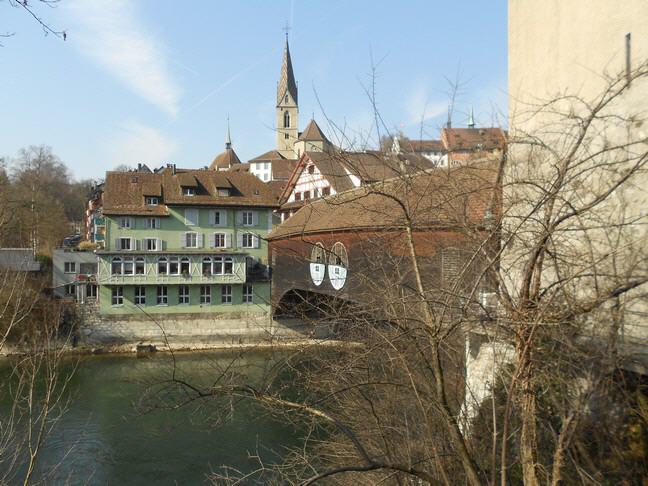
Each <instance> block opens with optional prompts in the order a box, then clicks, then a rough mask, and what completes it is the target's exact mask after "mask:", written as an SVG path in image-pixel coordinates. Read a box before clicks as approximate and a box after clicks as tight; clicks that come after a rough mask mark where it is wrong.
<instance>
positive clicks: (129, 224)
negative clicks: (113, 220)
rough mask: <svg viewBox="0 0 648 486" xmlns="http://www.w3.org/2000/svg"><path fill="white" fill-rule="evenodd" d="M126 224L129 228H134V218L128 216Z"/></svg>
mask: <svg viewBox="0 0 648 486" xmlns="http://www.w3.org/2000/svg"><path fill="white" fill-rule="evenodd" d="M128 226H129V227H130V228H131V229H135V218H132V217H131V218H128Z"/></svg>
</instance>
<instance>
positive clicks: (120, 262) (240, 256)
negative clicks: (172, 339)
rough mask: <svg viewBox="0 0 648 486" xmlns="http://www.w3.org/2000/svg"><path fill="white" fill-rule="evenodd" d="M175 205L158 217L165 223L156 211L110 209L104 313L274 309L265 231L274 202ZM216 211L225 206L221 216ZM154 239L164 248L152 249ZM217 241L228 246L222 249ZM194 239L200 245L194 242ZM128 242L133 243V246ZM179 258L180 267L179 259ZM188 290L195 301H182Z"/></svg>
mask: <svg viewBox="0 0 648 486" xmlns="http://www.w3.org/2000/svg"><path fill="white" fill-rule="evenodd" d="M168 209H169V214H168V215H167V216H159V217H157V219H158V223H159V227H158V228H150V227H149V226H150V225H149V223H148V221H147V220H148V219H149V218H152V217H155V216H139V215H137V216H126V215H124V216H119V215H106V216H105V224H106V241H105V248H104V249H103V250H102V251H99V252H97V253H98V255H99V269H98V281H99V284H100V290H99V305H100V312H101V313H102V314H108V315H133V314H143V313H144V312H145V313H148V314H187V313H196V314H200V313H247V314H259V313H267V312H269V310H270V281H269V277H268V275H267V264H268V247H267V242H266V239H265V237H266V235H267V234H268V232H269V231H270V230H271V229H272V209H271V208H255V207H254V208H253V207H237V208H222V207H209V208H208V207H196V206H169V207H168ZM185 210H190V211H191V212H190V213H187V214H188V216H189V219H187V214H186V213H185ZM215 212H218V213H219V216H218V219H219V221H218V222H217V221H215V219H216V218H215V216H214V214H215ZM244 212H245V213H247V214H245V215H244V214H243V213H244ZM194 217H195V218H194ZM124 223H126V224H124ZM246 223H251V224H246ZM127 226H130V227H127ZM186 233H192V234H195V235H196V236H189V242H187V235H186ZM215 233H216V234H218V235H223V236H222V237H221V236H219V237H218V240H220V241H218V240H217V238H216V237H213V236H212V235H214V234H215ZM244 234H247V235H250V236H246V237H244V236H243V235H244ZM123 239H128V240H129V241H128V242H124V240H123ZM147 239H155V240H157V241H156V243H154V244H155V245H156V246H157V248H155V249H150V248H149V247H148V242H147ZM217 242H218V243H225V244H226V245H228V246H227V247H225V248H217V247H215V243H217ZM187 243H189V244H190V245H191V246H195V247H191V248H189V247H187ZM246 245H247V246H248V247H244V246H246ZM128 246H130V249H126V248H127V247H128ZM249 246H252V247H251V248H250V247H249ZM206 258H208V259H209V258H211V259H212V263H211V264H210V263H207V262H205V259H206ZM164 259H166V263H164ZM161 260H162V262H163V263H162V264H161ZM174 260H175V261H177V267H174V265H173V261H174ZM206 268H208V270H206ZM249 285H251V289H250V288H249V287H248V288H246V290H247V291H248V295H251V302H249V298H248V301H247V302H244V295H243V292H244V286H249ZM181 286H187V287H188V289H186V288H184V289H181ZM223 286H229V287H227V290H231V302H227V303H223V302H222V300H223V298H222V287H223ZM160 287H165V288H166V303H158V294H159V293H161V292H164V290H159V288H160ZM207 287H208V288H209V292H210V296H211V302H210V303H201V292H202V293H203V295H204V294H205V292H206V288H207ZM181 290H188V297H187V299H188V303H186V301H185V302H182V301H181V298H180V291H181ZM250 290H251V292H250ZM136 292H139V293H140V295H144V296H145V303H143V304H136ZM228 293H229V292H228ZM120 295H121V298H119V296H120Z"/></svg>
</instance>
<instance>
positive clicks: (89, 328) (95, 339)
mask: <svg viewBox="0 0 648 486" xmlns="http://www.w3.org/2000/svg"><path fill="white" fill-rule="evenodd" d="M78 309H79V317H80V321H81V322H80V326H79V336H80V344H83V345H88V346H107V347H110V346H113V347H118V346H125V347H126V348H128V349H130V348H132V347H134V346H135V345H137V344H153V345H155V346H158V347H159V348H166V347H167V343H168V345H169V346H170V347H171V348H173V349H201V348H210V347H219V346H231V345H241V344H260V343H269V342H275V341H283V340H297V339H307V338H311V337H313V335H312V332H311V329H310V328H309V327H308V326H305V325H304V324H303V323H302V322H300V321H295V320H282V321H275V320H272V319H271V318H270V315H269V314H265V315H255V314H245V313H232V314H220V313H213V314H210V315H204V316H200V317H196V316H195V315H192V314H184V315H182V314H179V315H174V316H168V315H166V316H164V315H162V316H146V315H142V314H139V315H131V316H104V315H100V314H99V313H98V312H97V309H96V308H94V307H92V306H80V307H78Z"/></svg>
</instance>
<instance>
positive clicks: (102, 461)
mask: <svg viewBox="0 0 648 486" xmlns="http://www.w3.org/2000/svg"><path fill="white" fill-rule="evenodd" d="M232 356H233V355H232V354H230V353H187V354H177V355H176V361H177V369H178V372H179V375H180V376H182V377H183V378H186V379H187V380H188V381H191V382H193V383H199V384H207V383H210V382H211V381H213V379H214V377H215V376H217V374H218V373H219V370H220V369H221V367H222V366H224V365H227V364H228V363H230V362H231V361H232ZM73 361H77V360H71V361H70V364H67V365H66V366H68V367H70V366H72V362H73ZM272 362H273V355H272V354H271V353H263V352H254V353H246V354H245V358H244V359H242V360H240V361H238V362H237V367H236V368H235V370H236V372H237V373H241V378H240V379H241V380H242V381H247V382H254V381H255V380H258V379H259V376H260V375H261V373H262V372H263V369H264V368H266V367H268V366H269V365H271V364H272ZM172 363H173V361H172V359H171V356H170V355H169V354H166V353H157V354H153V355H151V356H150V357H147V358H137V357H134V356H92V357H83V358H81V359H80V360H78V364H77V365H76V366H77V367H76V371H75V373H74V375H73V378H72V380H71V383H70V392H71V401H70V404H69V406H68V409H67V411H66V412H65V414H64V415H63V416H62V417H61V419H60V420H59V421H58V423H57V424H56V426H55V428H54V429H53V431H52V433H51V434H50V435H49V437H48V438H47V441H46V444H45V447H44V449H43V452H42V455H41V456H40V458H41V460H40V461H39V463H38V464H39V467H38V468H37V471H36V474H35V478H36V479H38V478H43V473H44V472H46V471H48V472H49V473H51V471H52V467H53V466H56V465H58V466H57V467H56V469H55V472H54V475H53V476H50V477H47V479H45V481H44V484H74V485H76V484H92V485H94V484H98V485H104V484H110V485H113V484H114V485H131V484H132V485H140V484H147V485H148V484H156V485H158V484H159V485H166V484H204V483H205V479H206V475H207V474H208V473H209V472H210V471H213V470H218V469H219V468H221V467H222V466H223V465H228V466H231V467H234V468H236V469H239V470H241V471H250V470H252V468H254V466H255V464H256V463H255V462H254V461H253V460H251V459H249V458H248V453H255V452H257V451H258V452H260V454H261V456H262V457H263V458H264V460H266V461H274V462H276V461H278V460H280V456H281V453H282V450H283V448H284V447H286V446H293V445H295V444H297V441H298V437H299V434H298V432H297V431H295V430H294V429H293V428H291V427H289V426H287V425H284V424H281V423H279V422H278V421H276V420H274V419H272V418H271V417H269V416H268V415H267V414H266V413H265V412H264V411H263V410H261V409H260V408H258V407H257V406H255V405H253V404H240V405H239V406H237V407H236V409H235V412H234V414H233V416H232V417H231V418H230V419H229V420H227V421H226V422H225V423H224V425H220V426H218V427H215V426H214V424H213V419H214V414H215V412H216V411H217V410H222V409H223V407H220V408H219V407H216V406H215V405H214V406H212V405H210V406H207V407H201V408H199V409H197V408H196V407H192V406H189V407H185V408H182V409H180V410H175V411H164V410H159V409H156V410H154V411H152V412H148V413H142V412H141V411H140V410H138V408H137V407H136V406H135V404H137V403H138V401H139V400H140V399H141V397H142V393H143V390H144V389H145V386H146V383H150V382H153V381H159V380H161V379H164V378H168V377H169V375H170V373H171V369H172ZM0 372H1V373H3V375H2V376H3V379H4V380H9V379H10V378H9V376H8V375H9V372H8V366H5V367H4V368H3V369H2V370H0ZM6 412H7V405H6V403H5V404H4V406H3V408H2V409H0V419H2V416H1V415H2V414H6ZM20 484H22V482H21V483H20Z"/></svg>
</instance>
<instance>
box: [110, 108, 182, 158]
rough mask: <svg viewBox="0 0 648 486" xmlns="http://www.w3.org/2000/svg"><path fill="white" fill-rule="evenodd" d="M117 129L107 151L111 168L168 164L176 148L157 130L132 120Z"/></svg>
mask: <svg viewBox="0 0 648 486" xmlns="http://www.w3.org/2000/svg"><path fill="white" fill-rule="evenodd" d="M119 129H120V132H119V133H118V134H117V136H116V137H115V139H114V140H112V143H111V145H110V149H109V154H110V160H109V163H110V164H111V165H112V166H113V167H114V166H116V165H120V164H126V165H131V166H134V165H136V164H137V163H138V162H142V163H145V164H149V166H153V167H155V166H157V165H159V164H161V163H163V162H168V161H169V160H170V157H171V156H172V155H173V154H174V153H175V151H176V149H177V146H178V145H177V143H175V142H174V141H173V140H170V139H169V138H167V137H166V136H165V135H164V134H163V133H162V132H160V131H159V130H156V129H155V128H153V127H150V126H147V125H144V124H142V123H139V122H137V121H134V120H128V121H125V122H124V123H122V124H121V125H120V127H119Z"/></svg>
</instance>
